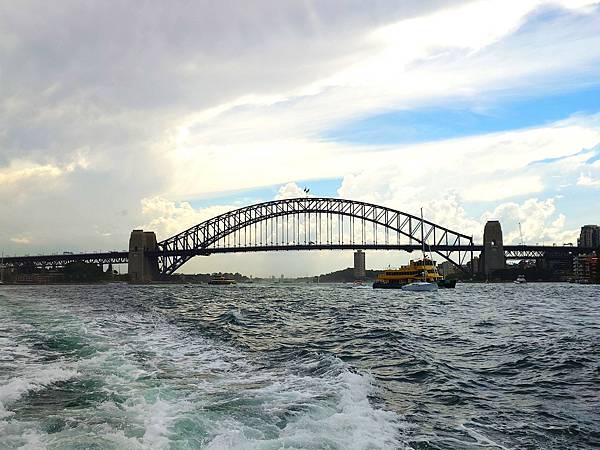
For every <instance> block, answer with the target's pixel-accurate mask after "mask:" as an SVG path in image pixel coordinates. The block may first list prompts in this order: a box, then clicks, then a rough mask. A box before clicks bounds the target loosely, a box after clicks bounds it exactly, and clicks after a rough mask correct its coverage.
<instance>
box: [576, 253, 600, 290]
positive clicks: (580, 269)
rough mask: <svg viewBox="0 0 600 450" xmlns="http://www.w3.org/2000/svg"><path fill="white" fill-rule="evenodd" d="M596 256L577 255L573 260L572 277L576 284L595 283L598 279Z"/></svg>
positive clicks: (593, 254) (594, 254)
mask: <svg viewBox="0 0 600 450" xmlns="http://www.w3.org/2000/svg"><path fill="white" fill-rule="evenodd" d="M598 270H599V268H598V255H597V254H596V253H592V254H590V255H577V256H575V257H574V258H573V277H574V280H575V282H576V283H583V284H588V283H597V282H598V281H599V277H598Z"/></svg>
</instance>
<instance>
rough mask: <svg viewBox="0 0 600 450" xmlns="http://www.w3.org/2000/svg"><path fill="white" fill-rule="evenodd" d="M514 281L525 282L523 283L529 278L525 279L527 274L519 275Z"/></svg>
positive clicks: (517, 282)
mask: <svg viewBox="0 0 600 450" xmlns="http://www.w3.org/2000/svg"><path fill="white" fill-rule="evenodd" d="M514 282H515V283H516V284H523V283H527V280H526V279H525V275H519V276H518V277H517V279H516V280H515V281H514Z"/></svg>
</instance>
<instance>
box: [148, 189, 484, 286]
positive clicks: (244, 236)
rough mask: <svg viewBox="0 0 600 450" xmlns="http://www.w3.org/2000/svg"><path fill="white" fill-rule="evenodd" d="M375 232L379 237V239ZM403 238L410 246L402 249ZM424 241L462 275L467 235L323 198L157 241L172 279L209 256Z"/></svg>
mask: <svg viewBox="0 0 600 450" xmlns="http://www.w3.org/2000/svg"><path fill="white" fill-rule="evenodd" d="M280 219H281V220H280ZM290 219H291V227H290ZM344 226H346V228H344ZM367 226H370V227H372V232H371V231H369V230H368V229H367V228H366V227H367ZM324 229H325V232H323V230H324ZM357 229H358V231H359V232H360V237H359V238H358V239H357V236H356V232H357ZM378 231H379V232H380V233H383V236H381V235H380V236H381V240H378ZM390 234H395V235H396V243H395V244H393V243H390ZM311 236H313V237H314V239H311ZM290 237H291V239H290ZM324 237H325V240H323V238H324ZM302 238H303V240H304V243H302V242H301V240H302ZM402 238H403V239H404V240H408V242H407V243H404V244H402V243H401V240H402ZM392 240H393V239H392ZM232 241H233V242H232ZM422 242H426V243H428V245H429V246H430V247H431V250H432V251H433V252H434V253H436V254H438V255H440V256H441V257H442V258H444V259H445V260H447V261H450V262H451V263H452V264H454V265H456V266H457V267H459V268H461V269H462V270H464V269H463V264H464V262H465V260H466V257H467V255H468V254H469V253H470V255H471V259H472V257H473V249H472V246H473V238H472V237H471V236H467V235H464V234H462V233H459V232H456V231H452V230H450V229H448V228H445V227H443V226H441V225H437V224H435V223H433V222H431V221H428V220H422V219H421V218H420V217H417V216H414V215H412V214H407V213H404V212H402V211H398V210H395V209H392V208H388V207H385V206H380V205H375V204H372V203H366V202H359V201H354V200H346V199H340V198H324V197H304V198H292V199H283V200H274V201H269V202H263V203H258V204H255V205H250V206H245V207H243V208H239V209H236V210H233V211H229V212H226V213H223V214H220V215H218V216H215V217H213V218H211V219H208V220H206V221H204V222H201V223H199V224H197V225H195V226H193V227H190V228H188V229H187V230H184V231H182V232H181V233H178V234H176V235H174V236H172V237H170V238H168V239H165V240H164V241H161V242H159V243H158V244H157V246H158V251H157V255H158V263H159V270H160V272H161V273H162V274H163V275H171V274H173V273H174V272H175V271H176V270H177V269H178V268H180V267H181V266H182V265H183V264H185V263H186V262H187V261H189V260H190V259H191V258H192V257H194V256H197V255H210V254H211V253H234V252H247V251H281V250H323V249H338V248H343V249H360V248H373V249H388V250H392V249H396V250H409V251H410V250H414V249H418V248H419V247H420V246H421V243H422Z"/></svg>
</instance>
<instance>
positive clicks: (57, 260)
mask: <svg viewBox="0 0 600 450" xmlns="http://www.w3.org/2000/svg"><path fill="white" fill-rule="evenodd" d="M483 248H484V246H483V245H481V244H474V245H460V246H457V245H431V246H427V251H429V249H431V251H432V252H447V251H464V252H471V251H472V252H474V253H479V252H482V251H483ZM420 249H421V246H420V245H417V244H407V245H396V244H358V243H355V244H294V245H262V246H260V245H259V246H254V245H253V246H231V247H211V248H199V249H187V250H186V249H180V250H163V251H147V252H145V253H146V255H148V256H156V257H161V256H208V255H211V254H220V253H249V252H266V251H302V250H397V251H406V252H413V251H419V250H420ZM592 250H593V249H591V248H587V247H576V246H554V245H505V246H504V254H505V257H506V258H507V259H535V258H542V257H544V256H550V255H555V256H563V257H565V256H569V255H577V254H579V253H588V252H591V251H592ZM128 261H129V252H127V251H112V252H94V253H65V254H54V255H27V256H6V257H4V264H5V265H7V266H24V265H30V266H35V267H62V266H64V265H66V264H69V263H72V262H87V263H93V264H98V265H100V264H103V265H108V264H113V265H115V264H127V263H128Z"/></svg>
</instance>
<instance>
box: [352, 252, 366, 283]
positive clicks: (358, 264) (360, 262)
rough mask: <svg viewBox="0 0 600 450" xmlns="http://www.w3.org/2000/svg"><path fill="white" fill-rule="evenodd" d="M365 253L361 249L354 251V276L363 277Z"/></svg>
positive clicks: (364, 274)
mask: <svg viewBox="0 0 600 450" xmlns="http://www.w3.org/2000/svg"><path fill="white" fill-rule="evenodd" d="M365 276H366V272H365V253H364V252H363V251H362V250H357V251H355V252H354V278H365Z"/></svg>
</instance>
